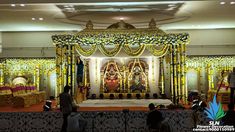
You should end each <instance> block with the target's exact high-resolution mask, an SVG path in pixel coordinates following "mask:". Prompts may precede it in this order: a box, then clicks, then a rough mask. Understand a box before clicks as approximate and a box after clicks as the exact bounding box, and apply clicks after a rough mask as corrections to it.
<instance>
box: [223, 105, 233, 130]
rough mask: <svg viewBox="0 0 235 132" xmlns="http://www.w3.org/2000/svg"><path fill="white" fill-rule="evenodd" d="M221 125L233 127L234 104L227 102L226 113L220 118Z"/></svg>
mask: <svg viewBox="0 0 235 132" xmlns="http://www.w3.org/2000/svg"><path fill="white" fill-rule="evenodd" d="M222 122H223V123H224V124H223V125H233V126H234V127H235V111H234V104H233V103H230V104H228V111H227V113H226V115H225V116H224V117H223V118H222Z"/></svg>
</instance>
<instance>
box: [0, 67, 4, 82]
mask: <svg viewBox="0 0 235 132" xmlns="http://www.w3.org/2000/svg"><path fill="white" fill-rule="evenodd" d="M1 85H4V63H0V86H1Z"/></svg>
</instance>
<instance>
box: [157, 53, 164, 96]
mask: <svg viewBox="0 0 235 132" xmlns="http://www.w3.org/2000/svg"><path fill="white" fill-rule="evenodd" d="M163 61H164V57H161V58H160V69H159V84H158V87H159V89H160V94H161V95H163V94H165V82H164V80H165V76H164V63H163Z"/></svg>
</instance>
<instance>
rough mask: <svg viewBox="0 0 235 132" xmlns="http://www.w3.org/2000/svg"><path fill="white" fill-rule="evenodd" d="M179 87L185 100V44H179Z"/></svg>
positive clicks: (186, 91) (186, 94)
mask: <svg viewBox="0 0 235 132" xmlns="http://www.w3.org/2000/svg"><path fill="white" fill-rule="evenodd" d="M180 46H181V51H180V54H181V55H180V57H181V59H180V60H181V79H180V81H181V83H180V84H181V89H182V97H183V101H184V102H186V101H187V98H188V89H187V88H186V53H185V51H186V44H181V45H180Z"/></svg>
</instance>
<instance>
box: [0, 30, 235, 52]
mask: <svg viewBox="0 0 235 132" xmlns="http://www.w3.org/2000/svg"><path fill="white" fill-rule="evenodd" d="M182 32H187V33H189V35H190V44H189V45H187V52H186V53H187V55H234V54H235V51H234V49H235V37H234V34H235V29H197V30H167V31H166V33H182ZM65 33H75V32H63V31H60V32H59V31H58V32H53V31H52V32H2V33H1V34H0V36H1V37H0V38H1V41H2V42H1V41H0V45H2V48H3V50H2V53H0V57H55V46H54V45H53V44H52V40H51V36H52V35H54V34H65Z"/></svg>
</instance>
